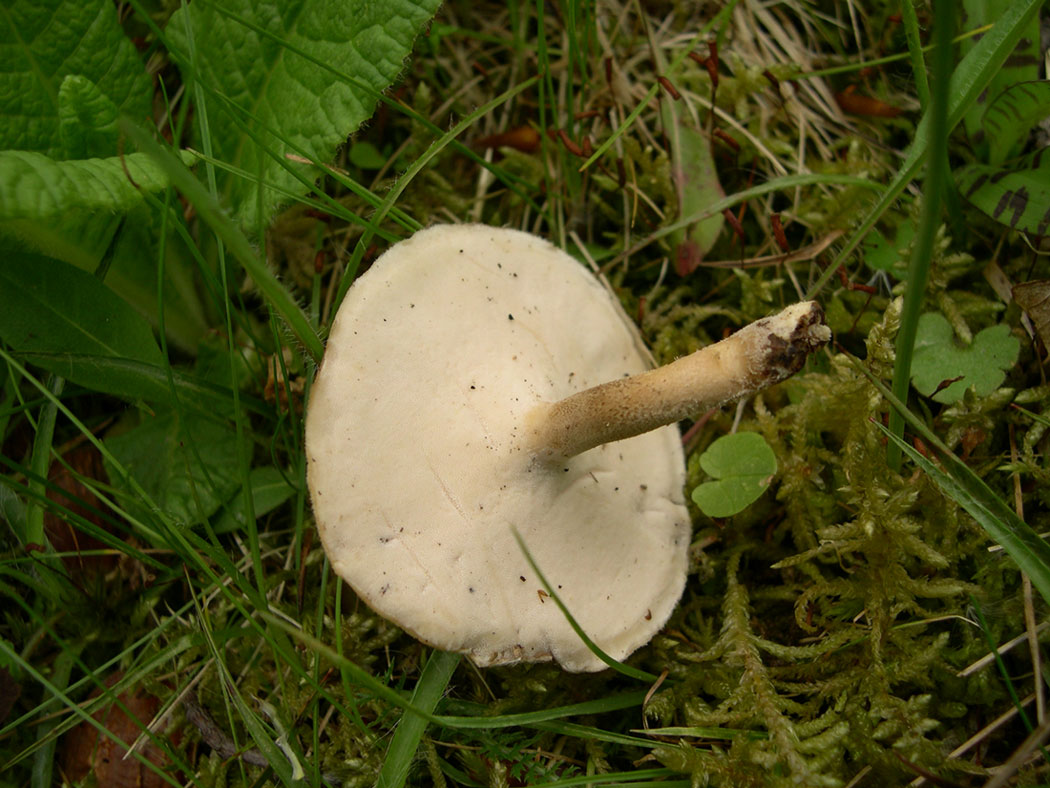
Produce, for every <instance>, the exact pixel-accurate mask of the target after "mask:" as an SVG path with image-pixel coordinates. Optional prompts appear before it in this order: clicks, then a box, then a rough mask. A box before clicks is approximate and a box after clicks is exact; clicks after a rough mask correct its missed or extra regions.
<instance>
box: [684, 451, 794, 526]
mask: <svg viewBox="0 0 1050 788" xmlns="http://www.w3.org/2000/svg"><path fill="white" fill-rule="evenodd" d="M700 467H701V468H703V470H704V472H705V473H707V475H708V476H711V477H712V478H713V480H712V481H709V482H704V483H703V484H701V485H698V486H697V487H696V488H694V490H693V503H695V504H696V505H697V506H699V507H700V511H702V512H703V513H704V514H706V515H707V516H708V517H732V516H733V515H734V514H739V513H740V512H742V511H743V510H744V509H746V508H747V507H748V506H750V505H751V504H753V503H754V502H755V501H757V500H758V497H759V496H760V495H762V493H764V492H765V491H766V488H767V487H769V483H770V482H771V481H772V480H773V476H774V475H775V474H776V472H777V458H776V455H775V454H773V449H771V448H770V446H769V444H768V443H766V439H765V438H763V437H762V436H761V435H759V434H758V433H757V432H738V433H735V434H733V435H725V436H723V437H721V438H719V439H717V440H716V441H715V442H714V443H712V444H711V445H710V446H708V447H707V451H705V452H704V453H703V454H701V455H700Z"/></svg>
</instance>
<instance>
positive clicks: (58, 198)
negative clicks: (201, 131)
mask: <svg viewBox="0 0 1050 788" xmlns="http://www.w3.org/2000/svg"><path fill="white" fill-rule="evenodd" d="M167 185H168V179H167V177H165V175H164V170H163V169H161V168H160V167H159V166H158V165H157V164H156V163H155V162H153V161H152V160H151V159H150V157H149V156H147V155H146V154H144V153H132V154H130V155H127V156H125V157H124V158H123V160H122V159H121V158H119V157H116V156H114V157H113V158H110V159H86V160H82V161H56V160H54V159H52V158H50V157H48V156H45V155H44V154H42V153H32V152H30V151H13V150H9V151H0V223H4V224H6V223H8V222H10V221H12V220H27V221H33V222H39V223H41V224H45V225H46V223H47V222H51V221H54V220H56V219H61V218H62V217H64V216H65V215H66V214H67V213H68V212H70V211H76V212H105V213H116V212H124V211H128V210H130V209H131V208H134V207H135V206H136V205H140V204H141V203H142V201H143V196H142V192H143V191H146V192H156V191H160V190H161V189H164V188H165V187H167Z"/></svg>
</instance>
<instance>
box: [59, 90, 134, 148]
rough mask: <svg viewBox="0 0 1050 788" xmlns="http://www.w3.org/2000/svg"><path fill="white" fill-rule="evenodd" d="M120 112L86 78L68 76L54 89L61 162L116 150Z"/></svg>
mask: <svg viewBox="0 0 1050 788" xmlns="http://www.w3.org/2000/svg"><path fill="white" fill-rule="evenodd" d="M119 117H120V110H119V109H117V105H116V104H114V103H113V102H112V101H110V99H109V97H108V96H106V95H105V94H104V93H103V92H102V91H101V90H99V87H98V85H96V84H95V83H94V82H92V81H91V80H90V79H88V78H87V77H84V76H80V75H74V74H71V75H70V76H68V77H66V78H65V79H63V80H62V85H61V87H59V89H58V131H59V139H60V140H61V141H62V156H61V158H63V159H92V158H99V157H105V156H109V155H111V154H112V153H113V152H114V151H116V149H117V139H118V133H117V118H119Z"/></svg>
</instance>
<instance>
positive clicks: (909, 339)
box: [886, 0, 955, 471]
mask: <svg viewBox="0 0 1050 788" xmlns="http://www.w3.org/2000/svg"><path fill="white" fill-rule="evenodd" d="M953 2H954V0H937V3H935V5H934V8H935V10H936V13H935V19H936V20H937V22H936V25H935V27H934V32H933V38H934V49H933V58H932V59H933V77H934V80H933V84H934V90H933V93H931V94H930V104H929V107H928V109H927V113H926V117H928V118H929V121H930V122H929V124H927V126H926V128H927V129H928V131H929V133H928V135H927V137H926V148H927V150H929V152H930V163H929V166H928V167H927V169H926V182H925V184H924V186H923V200H922V215H921V216H920V218H919V226H918V229H917V230H916V232H915V242H914V243H913V244H912V248H911V260H909V262H908V289H907V291H906V292H905V294H904V308H903V310H902V311H901V326H900V331H899V332H898V333H897V345H896V351H897V353H896V357H895V359H894V363H893V393H894V395H895V396H896V397H897V399H899V400H901V401H902V402H903V401H905V400H907V398H908V386H909V385H910V382H911V359H912V354H913V352H914V350H915V335H916V333H917V332H918V328H919V313H920V312H921V311H922V302H923V299H924V298H925V295H926V281H927V279H928V278H929V273H930V257H931V255H932V254H933V244H934V241H935V240H936V238H937V229H938V228H939V227H940V226H941V197H942V196H943V195H944V193H945V190H946V188H947V184H948V178H949V175H948V75H949V73H951V68H952V46H951V37H952V29H953V22H954V21H955V15H954V14H953V13H952V3H953ZM890 432H892V433H893V434H894V435H896V436H897V437H900V436H901V435H903V434H904V419H903V418H902V417H901V415H900V414H899V413H898V412H897V411H894V412H893V413H891V414H890ZM886 464H887V465H889V466H890V468H892V469H893V470H895V471H899V470H900V467H901V454H900V450H899V449H898V448H897V442H896V441H894V442H892V443H889V444H887V447H886Z"/></svg>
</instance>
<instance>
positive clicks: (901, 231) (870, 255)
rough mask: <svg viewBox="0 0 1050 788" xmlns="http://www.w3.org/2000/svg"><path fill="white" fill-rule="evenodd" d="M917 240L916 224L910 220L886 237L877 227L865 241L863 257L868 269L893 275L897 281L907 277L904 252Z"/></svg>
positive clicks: (902, 223) (906, 220) (903, 222)
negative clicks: (913, 240) (914, 239)
mask: <svg viewBox="0 0 1050 788" xmlns="http://www.w3.org/2000/svg"><path fill="white" fill-rule="evenodd" d="M913 238H915V223H914V222H912V221H911V220H910V219H905V220H903V221H902V222H901V223H900V224H899V225H898V226H897V228H896V229H895V230H891V231H890V233H889V235H884V234H883V233H882V231H880V230H879V229H878V228H877V227H876V228H875V229H873V230H872V231H871V232H870V233H868V237H867V238H865V239H864V243H863V244H862V247H863V256H864V262H865V264H867V266H868V268H871V269H874V270H876V271H886V272H888V273H892V274H893V275H894V276H895V277H896V278H897V279H904V278H905V277H906V275H907V270H906V269H907V265H908V264H907V260H906V258H905V256H904V254H903V252H904V250H905V249H907V248H908V245H909V244H911V242H912V239H913Z"/></svg>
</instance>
